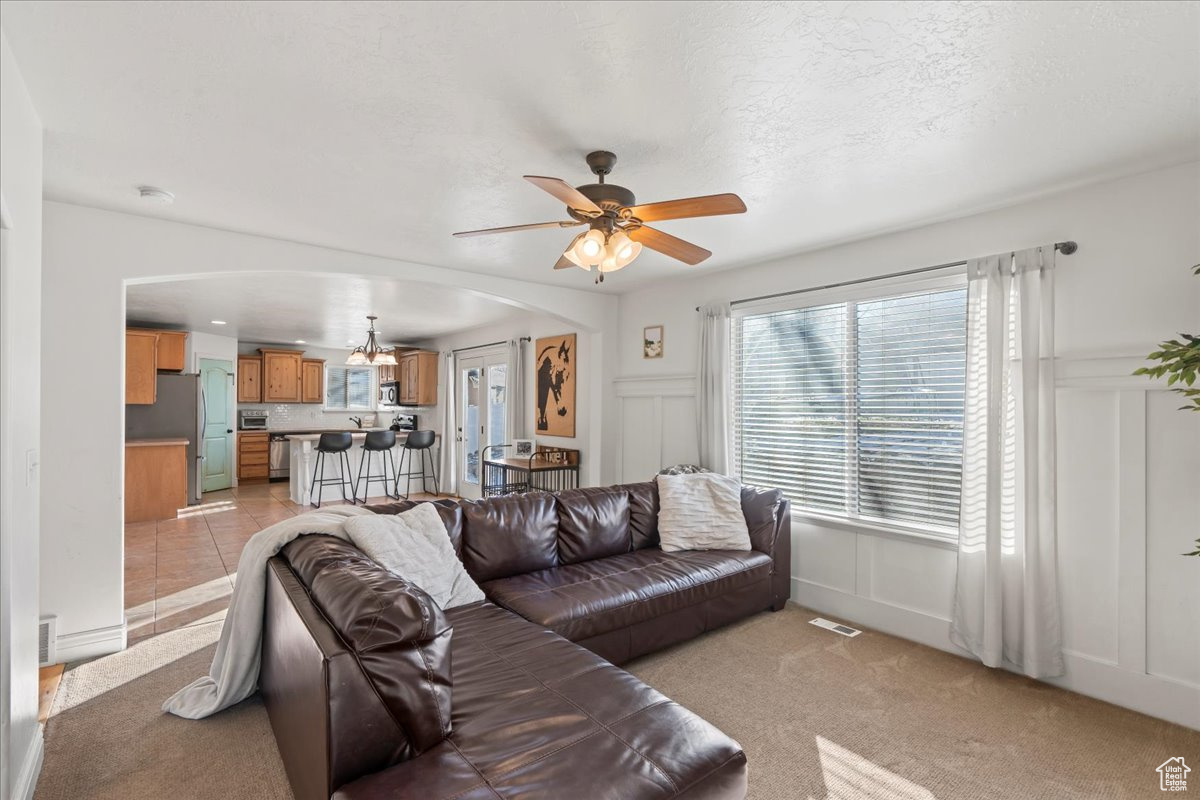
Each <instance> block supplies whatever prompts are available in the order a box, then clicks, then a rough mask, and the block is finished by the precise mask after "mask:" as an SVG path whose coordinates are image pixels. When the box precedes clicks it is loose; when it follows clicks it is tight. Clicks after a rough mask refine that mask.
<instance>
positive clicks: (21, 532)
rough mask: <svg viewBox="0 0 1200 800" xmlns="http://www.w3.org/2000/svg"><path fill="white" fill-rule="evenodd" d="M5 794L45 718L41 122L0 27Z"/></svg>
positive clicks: (38, 752)
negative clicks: (41, 692)
mask: <svg viewBox="0 0 1200 800" xmlns="http://www.w3.org/2000/svg"><path fill="white" fill-rule="evenodd" d="M0 207H2V208H0V217H2V220H0V222H2V225H3V229H4V230H3V232H2V233H0V238H2V241H0V250H2V252H0V542H2V545H0V798H3V800H8V799H9V798H25V797H28V796H30V795H31V794H32V793H33V784H34V782H35V781H36V780H37V774H38V771H39V770H40V768H41V759H42V731H41V725H39V724H38V719H37V712H38V671H37V664H38V642H37V621H38V525H39V515H38V487H39V485H40V479H39V475H38V468H37V462H38V459H39V458H40V455H39V434H40V429H41V424H40V414H41V411H40V405H39V400H40V398H39V392H38V387H39V382H40V373H41V358H40V356H41V353H40V350H41V335H40V330H41V280H42V123H41V119H40V118H39V117H38V114H37V111H36V109H35V108H34V106H33V101H32V100H31V99H30V97H29V93H28V91H27V90H26V88H25V83H24V81H23V79H22V77H21V71H20V69H19V67H18V66H17V63H16V61H15V60H14V59H13V55H12V51H11V50H9V47H8V39H7V38H6V37H5V36H4V33H3V31H0Z"/></svg>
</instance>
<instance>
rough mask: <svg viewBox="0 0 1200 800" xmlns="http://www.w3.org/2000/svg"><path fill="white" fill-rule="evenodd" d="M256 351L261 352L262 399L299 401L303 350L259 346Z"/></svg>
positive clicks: (266, 400)
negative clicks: (273, 348)
mask: <svg viewBox="0 0 1200 800" xmlns="http://www.w3.org/2000/svg"><path fill="white" fill-rule="evenodd" d="M258 352H260V353H262V384H263V390H262V401H263V402H264V403H299V402H300V369H301V365H302V362H303V360H304V351H303V350H272V349H267V348H259V351H258Z"/></svg>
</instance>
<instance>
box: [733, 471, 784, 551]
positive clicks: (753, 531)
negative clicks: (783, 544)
mask: <svg viewBox="0 0 1200 800" xmlns="http://www.w3.org/2000/svg"><path fill="white" fill-rule="evenodd" d="M782 503H783V492H782V491H780V490H779V489H758V488H755V487H754V486H743V487H742V515H743V516H744V517H745V518H746V527H747V528H748V529H749V530H750V546H751V547H753V548H754V549H755V550H757V551H759V552H760V553H773V552H775V533H776V531H777V527H776V523H777V521H778V517H779V512H780V510H781V509H782Z"/></svg>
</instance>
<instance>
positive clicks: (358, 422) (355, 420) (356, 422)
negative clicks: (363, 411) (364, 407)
mask: <svg viewBox="0 0 1200 800" xmlns="http://www.w3.org/2000/svg"><path fill="white" fill-rule="evenodd" d="M350 421H351V422H353V423H354V425H355V427H357V428H358V429H359V430H362V426H363V418H362V417H351V418H350Z"/></svg>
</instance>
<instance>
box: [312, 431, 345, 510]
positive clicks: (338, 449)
mask: <svg viewBox="0 0 1200 800" xmlns="http://www.w3.org/2000/svg"><path fill="white" fill-rule="evenodd" d="M352 444H354V440H353V439H352V438H350V434H348V433H322V434H321V438H320V439H318V440H317V463H316V465H314V467H313V479H312V485H310V486H309V487H308V497H309V499H310V500H311V499H312V494H313V488H314V487H316V486H318V485H320V487H321V488H320V489H318V490H317V502H316V503H314V504H313V505H315V506H316V507H317V508H320V507H321V494H322V493H323V491H324V489H325V486H326V485H327V484H331V483H336V484H337V485H338V486H340V487H341V489H342V500H345V499H346V478H347V477H350V478H353V474H352V473H351V472H350V456H349V454H348V453H347V452H346V451H347V450H349V449H350V446H351V445H352ZM326 453H330V454H332V455H333V456H334V460H335V461H336V462H337V466H338V477H336V478H326V477H325V473H324V472H322V471H321V470H322V468H323V467H324V465H325V454H326ZM338 455H341V458H338V457H337V456H338ZM343 461H344V462H345V465H346V466H345V469H343V468H342V462H343ZM350 488H351V497H353V496H354V495H355V494H357V487H356V486H355V485H354V484H353V483H351V484H350Z"/></svg>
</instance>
